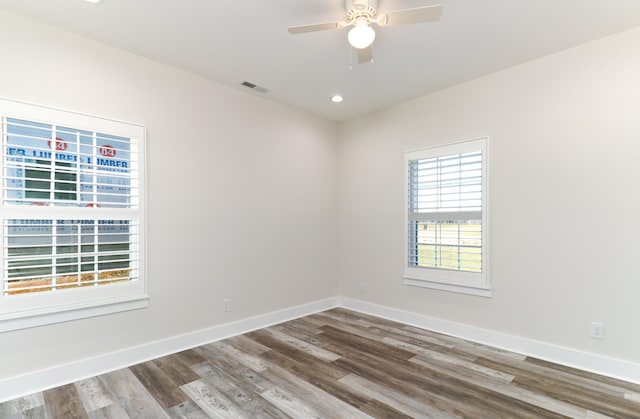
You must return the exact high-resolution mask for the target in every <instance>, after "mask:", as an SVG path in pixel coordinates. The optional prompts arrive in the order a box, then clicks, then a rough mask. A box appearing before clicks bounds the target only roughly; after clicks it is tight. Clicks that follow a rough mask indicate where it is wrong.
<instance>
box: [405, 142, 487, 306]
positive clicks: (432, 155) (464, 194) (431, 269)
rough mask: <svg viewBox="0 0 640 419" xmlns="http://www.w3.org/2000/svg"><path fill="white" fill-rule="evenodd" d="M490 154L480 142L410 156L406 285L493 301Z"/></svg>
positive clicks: (414, 152)
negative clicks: (489, 250)
mask: <svg viewBox="0 0 640 419" xmlns="http://www.w3.org/2000/svg"><path fill="white" fill-rule="evenodd" d="M486 148H487V139H486V138H482V139H478V140H472V141H466V142H461V143H456V144H450V145H445V146H440V147H434V148H428V149H424V150H419V151H412V152H408V153H407V155H406V170H407V185H408V187H407V194H406V208H407V211H406V223H405V225H406V226H407V228H406V240H405V243H406V252H405V256H406V259H405V260H406V268H405V272H404V275H403V277H404V281H405V283H406V284H408V285H416V286H423V287H429V288H436V289H442V290H447V291H457V292H462V293H467V294H474V295H481V296H491V289H490V286H489V281H488V275H487V210H486V208H487V205H486V196H487V193H486V191H487V188H486V184H487V163H486Z"/></svg>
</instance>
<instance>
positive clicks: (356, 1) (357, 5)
mask: <svg viewBox="0 0 640 419" xmlns="http://www.w3.org/2000/svg"><path fill="white" fill-rule="evenodd" d="M344 7H345V9H347V20H348V21H349V22H353V21H355V20H356V19H357V18H359V17H366V18H367V20H368V21H370V22H371V21H372V20H374V18H375V17H376V15H377V13H378V12H377V10H378V0H345V2H344Z"/></svg>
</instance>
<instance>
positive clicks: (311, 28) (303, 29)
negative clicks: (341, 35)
mask: <svg viewBox="0 0 640 419" xmlns="http://www.w3.org/2000/svg"><path fill="white" fill-rule="evenodd" d="M341 23H342V22H329V23H316V24H315V25H302V26H290V27H289V28H288V29H287V30H288V31H289V33H290V34H293V35H297V34H300V33H307V32H317V31H326V30H328V29H338V28H340V27H341V26H340V24H341Z"/></svg>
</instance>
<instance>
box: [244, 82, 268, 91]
mask: <svg viewBox="0 0 640 419" xmlns="http://www.w3.org/2000/svg"><path fill="white" fill-rule="evenodd" d="M240 84H241V85H242V86H244V87H248V88H249V89H251V90H255V91H256V92H260V93H267V92H268V91H269V90H267V89H265V88H264V87H262V86H258V85H257V84H255V83H251V82H250V81H246V80H245V81H243V82H242V83H240Z"/></svg>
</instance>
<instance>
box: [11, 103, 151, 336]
mask: <svg viewBox="0 0 640 419" xmlns="http://www.w3.org/2000/svg"><path fill="white" fill-rule="evenodd" d="M0 117H8V118H17V119H24V120H29V121H34V122H45V123H48V124H52V125H64V126H67V127H73V128H75V129H81V130H87V131H92V132H103V133H108V134H110V135H116V136H122V137H126V138H130V139H131V140H132V141H134V142H135V146H136V148H137V156H138V159H137V161H134V162H132V163H133V164H135V165H137V166H135V167H136V168H137V172H138V180H137V182H138V197H137V205H138V207H137V208H127V209H124V208H123V209H114V208H99V207H91V208H84V207H51V208H55V209H53V210H50V211H49V212H48V213H47V214H43V213H42V211H41V208H39V207H37V206H33V207H32V206H25V205H10V204H6V203H5V202H4V196H3V197H2V198H1V199H2V202H1V203H0V208H1V218H2V219H3V220H4V219H30V218H32V219H45V218H49V219H50V218H52V217H53V218H58V219H69V218H70V219H83V218H85V219H114V220H118V219H122V220H124V219H132V218H133V219H135V220H136V221H137V226H138V235H139V241H138V244H137V246H138V249H137V251H138V254H139V260H138V262H137V270H138V271H139V278H138V280H136V281H130V282H127V283H115V284H109V285H108V286H96V287H82V288H73V289H69V290H59V291H56V292H51V293H50V292H42V293H27V294H21V295H12V296H10V297H9V298H7V296H4V295H2V293H0V332H5V331H10V330H17V329H24V328H29V327H35V326H41V325H46V324H53V323H58V322H64V321H69V320H75V319H81V318H87V317H93V316H99V315H104V314H110V313H117V312H122V311H128V310H135V309H140V308H144V307H148V305H149V296H148V293H147V282H146V281H147V280H146V271H147V269H146V253H145V252H146V218H147V217H146V206H145V202H146V188H145V182H146V147H145V145H146V138H145V133H146V132H145V131H146V130H145V127H144V126H143V125H139V124H131V123H127V122H121V121H116V120H111V119H106V118H101V117H96V116H91V115H86V114H81V113H76V112H69V111H65V110H60V109H54V108H50V107H45V106H39V105H34V104H29V103H24V102H17V101H13V100H8V99H2V98H0ZM0 123H1V121H0ZM0 134H2V135H4V129H1V130H0ZM0 150H1V152H2V153H3V156H2V157H0V179H2V180H3V181H4V179H5V161H4V160H5V158H6V157H5V153H7V141H6V138H2V148H0ZM0 224H3V223H0ZM0 239H2V240H4V231H3V230H2V229H0ZM0 261H1V262H2V264H3V266H4V251H3V252H2V254H0Z"/></svg>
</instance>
